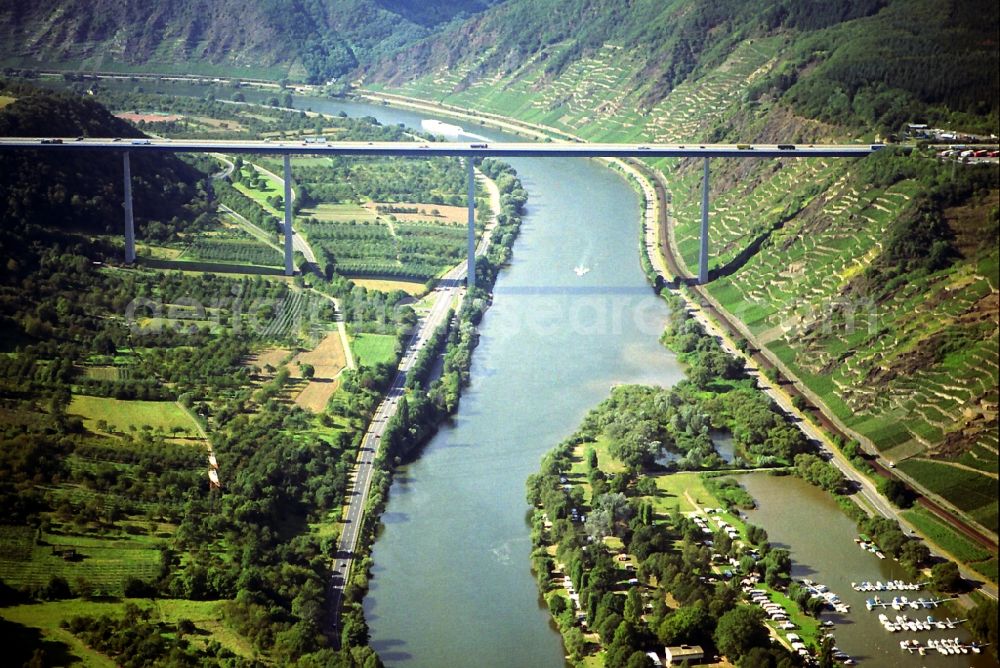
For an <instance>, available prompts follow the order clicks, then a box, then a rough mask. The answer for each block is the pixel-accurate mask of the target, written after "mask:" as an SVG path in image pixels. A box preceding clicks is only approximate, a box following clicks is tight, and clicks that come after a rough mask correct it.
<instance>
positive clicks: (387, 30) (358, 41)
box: [0, 0, 497, 83]
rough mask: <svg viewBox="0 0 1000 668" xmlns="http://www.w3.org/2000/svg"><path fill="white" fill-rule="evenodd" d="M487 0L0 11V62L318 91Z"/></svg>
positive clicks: (12, 6) (89, 4)
mask: <svg viewBox="0 0 1000 668" xmlns="http://www.w3.org/2000/svg"><path fill="white" fill-rule="evenodd" d="M496 1H497V0H171V2H156V3H148V2H141V1H140V0H127V1H124V2H122V1H119V0H55V1H53V2H31V1H28V0H10V1H9V2H4V3H0V63H3V64H4V65H8V66H14V67H33V68H44V67H58V68H60V69H75V68H79V69H81V70H84V71H95V70H104V71H107V70H111V71H115V70H130V71H135V70H139V71H149V72H166V73H190V74H206V75H212V76H226V77H228V76H243V77H247V76H250V77H253V76H256V77H262V78H271V79H279V78H289V79H292V80H298V81H303V80H305V81H309V82H312V83H319V82H323V81H326V80H329V79H331V78H335V77H340V76H344V75H346V74H347V73H349V72H351V71H352V70H353V69H354V68H355V67H356V66H357V65H358V64H359V62H367V61H368V60H370V59H372V58H375V57H378V56H382V55H385V54H388V53H392V52H393V51H394V50H395V49H398V48H399V47H401V46H403V45H406V44H409V43H412V42H413V41H415V40H418V39H421V38H423V37H426V36H427V35H429V34H431V32H432V31H433V30H435V29H436V28H437V27H439V26H441V25H442V24H445V23H448V22H450V21H453V20H460V19H462V18H463V17H467V16H470V15H472V14H474V13H475V12H478V11H481V10H482V9H484V8H485V7H488V6H490V5H492V4H495V3H496Z"/></svg>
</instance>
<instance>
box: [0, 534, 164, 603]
mask: <svg viewBox="0 0 1000 668" xmlns="http://www.w3.org/2000/svg"><path fill="white" fill-rule="evenodd" d="M0 536H2V543H3V554H2V557H0V578H2V579H3V581H4V582H6V583H8V584H10V585H13V586H17V587H41V586H43V585H45V584H46V583H48V582H49V580H50V579H51V578H52V577H53V576H59V577H63V578H65V579H66V580H67V581H69V582H77V583H81V582H82V583H85V584H86V586H87V587H91V588H92V590H93V592H94V593H95V594H97V595H100V594H104V595H111V596H121V595H122V593H123V590H122V587H123V585H124V583H125V581H126V580H127V579H128V578H138V579H140V580H151V579H153V578H154V577H155V576H156V574H157V573H158V572H159V568H160V550H159V542H160V541H158V540H156V539H154V538H152V537H149V536H127V535H125V536H123V537H121V538H118V539H113V540H108V539H106V538H103V537H101V538H97V537H89V536H86V535H79V534H76V533H72V532H70V533H63V532H60V533H53V534H50V533H41V535H38V533H36V532H35V531H32V530H30V529H29V528H27V527H20V526H5V527H0Z"/></svg>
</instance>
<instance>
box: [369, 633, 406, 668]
mask: <svg viewBox="0 0 1000 668" xmlns="http://www.w3.org/2000/svg"><path fill="white" fill-rule="evenodd" d="M405 646H406V641H405V640H400V639H398V638H385V639H383V640H373V641H372V642H371V647H372V649H373V650H375V651H376V652H378V655H379V658H381V659H382V661H384V662H385V663H386V664H387V665H391V664H394V663H399V662H402V661H409V660H410V659H412V658H413V655H412V654H410V653H409V652H407V651H405V650H403V649H401V648H403V647H405Z"/></svg>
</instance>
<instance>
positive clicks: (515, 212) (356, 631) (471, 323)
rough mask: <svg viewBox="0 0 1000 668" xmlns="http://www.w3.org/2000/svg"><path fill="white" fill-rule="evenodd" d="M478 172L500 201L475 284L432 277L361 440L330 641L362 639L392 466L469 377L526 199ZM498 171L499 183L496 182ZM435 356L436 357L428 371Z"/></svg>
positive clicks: (332, 601)
mask: <svg viewBox="0 0 1000 668" xmlns="http://www.w3.org/2000/svg"><path fill="white" fill-rule="evenodd" d="M481 172H482V173H481V176H482V181H484V182H489V184H490V185H488V186H487V187H486V191H487V195H488V199H489V201H490V202H491V203H492V204H493V205H494V206H496V205H498V204H500V203H501V202H502V203H503V205H502V206H501V207H500V208H498V209H496V210H493V211H492V215H491V217H490V220H488V221H487V224H486V225H485V229H484V233H483V237H482V239H481V240H480V243H479V245H478V247H477V265H478V267H477V272H476V275H477V277H476V284H477V285H476V288H475V289H473V290H471V291H468V290H466V289H465V288H463V287H461V285H462V283H461V282H462V279H463V277H464V275H465V271H466V268H465V266H464V265H460V266H459V267H456V268H455V269H453V270H452V271H450V272H449V273H448V274H446V275H445V276H444V277H442V278H441V279H440V281H439V287H438V288H436V289H435V290H434V291H433V292H432V293H431V294H432V299H431V306H430V309H429V313H428V315H427V316H426V317H425V318H424V319H423V321H422V322H421V325H420V329H419V331H418V332H417V333H415V334H414V335H413V336H412V337H411V339H410V345H409V346H408V347H407V349H406V350H405V351H404V353H403V357H402V359H401V361H400V364H399V367H398V371H397V372H396V374H395V377H394V379H393V381H392V383H391V386H390V388H389V390H388V391H387V392H386V396H385V399H384V400H383V402H382V403H381V404H380V405H379V406H378V408H377V409H376V412H375V415H374V418H373V420H372V422H371V424H370V425H369V428H368V431H367V433H366V434H365V436H364V439H363V441H362V444H363V447H362V448H361V450H360V453H359V455H358V461H357V464H356V470H355V472H354V484H353V489H352V494H351V495H350V499H349V505H348V509H347V511H346V513H345V527H344V531H343V532H342V534H341V538H340V542H339V544H338V547H337V554H336V558H335V560H334V564H333V568H332V575H331V579H330V585H329V589H328V594H327V597H328V598H327V600H328V607H329V613H328V616H329V620H328V635H329V636H330V638H331V641H332V642H333V643H334V644H335V645H340V644H344V645H356V644H367V639H368V635H369V634H368V627H367V622H366V621H365V619H364V610H363V608H362V606H361V601H362V600H363V599H364V596H365V594H366V593H367V591H368V586H369V578H370V577H371V568H372V566H373V563H372V561H371V549H372V545H373V544H374V541H375V537H376V534H377V530H378V527H379V526H380V522H381V519H380V518H381V516H382V513H383V512H384V510H385V506H386V502H387V500H388V496H389V489H390V486H391V484H392V479H393V472H394V470H395V468H396V467H397V466H398V465H399V464H400V462H401V461H402V460H403V459H405V458H406V457H408V456H409V455H410V454H411V453H412V452H413V451H414V450H416V449H417V448H419V447H420V445H421V444H422V443H424V442H425V441H426V440H427V439H429V438H430V437H431V436H433V434H434V433H435V432H436V431H437V428H438V426H439V425H440V424H441V422H443V421H444V420H445V419H447V418H448V417H449V416H450V415H452V414H453V413H454V412H455V411H456V410H457V408H458V402H459V397H460V395H461V391H462V388H463V387H465V386H466V385H467V384H468V382H469V367H470V365H471V358H472V350H473V349H474V348H475V347H476V345H477V343H478V336H477V335H476V331H475V327H476V325H477V324H478V323H479V321H480V320H481V318H482V316H483V313H484V312H485V310H486V309H487V308H488V306H489V300H488V298H487V297H488V294H489V291H490V289H491V288H492V286H493V283H494V281H495V279H496V275H497V272H498V271H499V269H500V268H501V267H502V266H503V265H504V264H505V263H506V262H507V261H508V258H509V256H510V253H511V248H512V246H513V243H514V240H515V239H516V238H517V233H518V229H519V227H520V224H521V215H522V213H523V207H524V203H525V201H526V194H525V193H524V190H523V188H522V187H521V183H520V180H518V178H517V175H516V173H515V172H514V170H513V169H512V168H510V167H509V166H508V165H504V164H503V163H499V162H497V161H489V162H488V163H487V162H484V163H483V164H482V166H481ZM501 177H503V180H502V182H503V189H502V191H501V189H500V187H499V185H498V184H497V181H498V180H499V179H500V178H501ZM504 195H505V196H506V200H504V199H502V198H503V196H504ZM480 286H481V287H480ZM456 303H460V304H461V307H460V309H459V311H458V313H457V317H456V315H455V311H454V310H453V309H454V307H455V305H456ZM453 319H454V322H453ZM438 356H440V358H441V359H442V362H443V363H442V366H441V369H440V374H439V375H438V376H437V377H436V378H434V377H432V374H433V372H434V370H435V368H436V366H437V365H436V364H435V362H436V361H437V358H438ZM356 560H357V561H358V564H357V566H355V561H356ZM362 640H363V642H361V641H362Z"/></svg>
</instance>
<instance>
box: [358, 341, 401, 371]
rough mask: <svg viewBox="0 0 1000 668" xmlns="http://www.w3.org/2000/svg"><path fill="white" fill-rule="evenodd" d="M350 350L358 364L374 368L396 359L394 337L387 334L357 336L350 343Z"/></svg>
mask: <svg viewBox="0 0 1000 668" xmlns="http://www.w3.org/2000/svg"><path fill="white" fill-rule="evenodd" d="M351 350H352V351H354V358H355V359H356V360H357V361H358V364H364V365H365V366H375V365H376V364H379V363H392V362H394V361H395V359H396V337H394V336H391V335H389V334H358V335H356V336H355V337H354V340H353V341H351Z"/></svg>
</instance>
